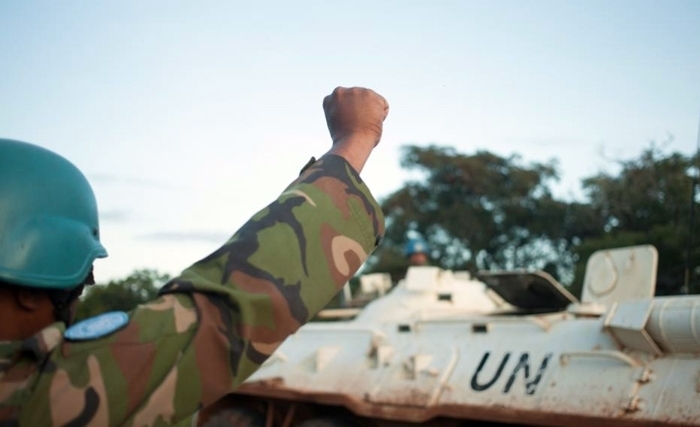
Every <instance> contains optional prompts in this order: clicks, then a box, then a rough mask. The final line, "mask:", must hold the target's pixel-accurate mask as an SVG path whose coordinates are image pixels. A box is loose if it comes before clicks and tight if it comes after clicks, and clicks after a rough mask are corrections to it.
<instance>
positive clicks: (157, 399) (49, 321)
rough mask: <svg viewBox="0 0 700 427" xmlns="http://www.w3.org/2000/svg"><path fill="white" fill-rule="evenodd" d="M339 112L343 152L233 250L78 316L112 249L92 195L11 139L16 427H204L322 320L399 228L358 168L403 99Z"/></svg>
mask: <svg viewBox="0 0 700 427" xmlns="http://www.w3.org/2000/svg"><path fill="white" fill-rule="evenodd" d="M323 107H324V110H325V114H326V121H327V124H328V129H329V131H330V134H331V137H332V140H333V144H332V147H331V148H330V150H329V151H328V152H327V153H326V154H325V155H323V156H322V157H321V158H320V159H319V160H314V159H313V158H312V161H310V162H309V164H307V165H306V166H305V167H304V168H303V169H302V172H301V175H300V176H299V177H298V178H297V179H296V180H295V181H293V182H292V183H291V184H290V185H289V186H288V187H287V188H286V189H285V190H284V191H283V192H282V194H281V195H280V196H279V197H278V198H277V199H276V200H275V201H273V202H272V203H271V204H270V205H268V206H267V207H265V208H264V209H262V210H261V211H260V212H258V213H257V214H255V215H254V216H253V217H252V218H251V219H250V220H249V221H248V222H247V223H246V224H244V225H243V227H241V228H240V229H239V230H238V231H237V232H236V233H235V234H234V235H233V236H232V237H231V238H230V239H229V240H228V242H226V243H225V244H224V245H223V246H222V247H221V248H220V249H218V250H216V251H215V252H214V253H212V254H211V255H209V256H207V257H206V258H204V259H202V260H201V261H198V262H196V263H195V264H193V265H192V266H191V267H189V268H187V269H186V270H184V271H183V272H182V274H181V275H180V276H179V277H177V278H175V279H174V280H172V281H170V282H169V283H167V284H166V285H165V286H164V287H163V288H162V289H161V290H160V294H159V297H158V298H157V299H156V300H155V301H153V302H151V303H149V304H146V305H142V306H139V307H138V308H136V309H135V310H134V311H132V312H131V313H128V314H127V313H122V312H112V313H106V314H103V315H100V316H97V317H95V318H92V319H88V320H85V321H83V322H80V323H78V324H75V325H72V326H69V325H70V323H71V320H72V317H73V315H74V311H75V305H76V302H77V299H78V296H79V295H80V293H81V291H82V288H83V286H85V285H89V284H91V283H92V282H93V280H92V263H93V261H94V260H95V259H96V258H102V257H105V256H107V252H106V250H105V249H104V247H103V246H102V244H101V243H100V240H99V226H98V220H97V208H96V202H95V198H94V195H93V192H92V189H91V188H90V185H89V184H88V182H87V180H86V179H85V177H84V176H83V175H82V173H80V171H78V169H77V168H75V167H74V166H73V165H72V164H71V163H69V162H68V161H67V160H65V159H64V158H62V157H60V156H58V155H56V154H54V153H52V152H50V151H48V150H45V149H42V148H39V147H37V146H34V145H30V144H26V143H22V142H17V141H10V140H0V425H2V426H33V427H39V426H88V425H89V426H154V425H178V426H190V425H193V424H194V420H195V419H196V416H197V412H198V410H199V409H200V408H202V407H205V406H207V405H209V404H211V403H213V402H214V401H216V400H217V399H218V398H219V397H221V396H223V395H224V394H226V393H229V392H231V391H232V390H234V389H235V388H236V387H237V386H238V385H239V384H240V383H241V382H243V381H244V380H245V379H246V378H247V377H248V376H249V375H250V374H251V373H253V372H254V371H255V370H256V369H257V368H258V367H259V366H260V364H261V363H262V362H263V361H264V360H265V359H266V358H267V357H268V356H269V355H270V354H271V353H272V352H273V351H274V350H275V348H276V347H277V346H278V345H279V344H280V343H281V342H282V341H283V340H284V339H285V338H286V337H287V336H288V335H290V334H291V333H293V332H294V331H296V330H297V329H298V328H299V327H300V326H301V325H302V324H304V323H305V322H307V321H308V320H309V319H310V318H311V317H313V316H314V314H315V313H316V312H317V311H318V310H320V309H321V308H322V307H323V306H324V305H325V304H326V303H327V302H328V301H329V300H330V299H331V298H332V297H333V295H334V294H335V293H336V292H337V291H338V290H340V289H341V288H342V286H343V284H344V283H345V282H346V281H347V280H348V279H349V278H350V277H351V276H352V275H353V274H354V273H355V272H356V271H357V269H358V268H359V267H360V266H361V264H362V262H363V261H364V260H365V259H366V258H367V256H368V254H369V253H370V252H371V251H372V250H373V249H374V248H375V247H376V245H377V244H378V243H379V241H380V239H381V237H382V235H383V233H384V218H383V216H382V213H381V210H380V208H379V206H378V204H377V202H376V201H375V200H374V198H373V197H372V195H371V194H370V191H369V189H368V188H367V187H366V186H365V184H364V183H363V182H362V180H361V179H360V177H359V175H358V174H359V172H360V171H361V170H362V168H363V166H364V164H365V161H366V160H367V158H368V157H369V155H370V153H371V151H372V149H373V148H374V147H375V146H376V144H377V143H378V142H379V140H380V138H381V134H382V126H383V121H384V119H385V118H386V115H387V113H388V104H387V103H386V101H385V100H384V98H383V97H381V96H380V95H378V94H376V93H375V92H373V91H371V90H368V89H363V88H350V89H345V88H336V89H335V90H334V91H333V93H332V94H331V95H329V96H327V97H326V98H325V99H324V101H323ZM66 326H69V327H68V328H66Z"/></svg>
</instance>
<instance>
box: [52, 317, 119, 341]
mask: <svg viewBox="0 0 700 427" xmlns="http://www.w3.org/2000/svg"><path fill="white" fill-rule="evenodd" d="M127 323H129V316H128V315H127V314H126V313H124V312H123V311H110V312H107V313H103V314H100V315H98V316H95V317H91V318H89V319H85V320H82V321H80V322H78V323H76V324H75V325H73V326H71V327H70V328H68V329H66V332H64V333H63V336H64V337H66V339H69V340H73V341H84V340H94V339H97V338H102V337H104V336H106V335H109V334H111V333H112V332H114V331H117V330H119V329H121V328H123V327H124V326H125V325H126V324H127Z"/></svg>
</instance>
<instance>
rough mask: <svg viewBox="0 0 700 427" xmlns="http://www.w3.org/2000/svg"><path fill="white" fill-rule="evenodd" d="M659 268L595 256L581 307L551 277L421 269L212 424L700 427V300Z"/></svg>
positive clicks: (318, 329) (621, 253)
mask: <svg viewBox="0 0 700 427" xmlns="http://www.w3.org/2000/svg"><path fill="white" fill-rule="evenodd" d="M657 257H658V255H657V251H656V249H655V248H654V247H652V246H635V247H629V248H620V249H614V250H606V251H599V252H596V253H595V254H593V256H591V258H590V259H589V260H588V264H587V268H586V274H585V279H584V289H583V293H582V296H581V300H580V301H579V300H577V299H576V298H574V297H573V296H572V295H571V294H570V293H569V292H567V290H566V289H565V288H564V287H562V286H561V285H560V284H559V283H557V282H556V281H555V280H554V279H553V278H552V277H551V276H549V275H547V274H546V273H543V272H528V271H516V272H496V273H494V272H491V273H483V274H479V277H478V280H477V279H475V278H472V277H470V276H469V274H468V273H466V272H452V271H446V270H441V269H439V268H435V267H411V268H409V270H408V272H407V275H406V278H405V279H404V280H403V281H401V282H400V283H399V284H398V285H397V286H395V287H394V288H393V289H391V290H390V291H389V292H387V293H386V295H384V296H381V297H379V298H377V299H376V300H374V301H372V302H370V303H369V304H368V305H366V306H365V307H364V308H362V309H345V310H342V311H339V312H338V311H336V312H330V313H329V312H326V313H322V315H324V316H335V317H338V318H340V319H339V320H336V321H332V322H313V323H309V324H308V325H306V326H304V327H302V328H301V329H300V330H299V331H298V332H297V333H296V334H295V335H293V336H291V337H290V338H289V339H288V340H286V341H285V342H284V343H283V344H282V345H281V346H280V347H279V348H278V349H277V351H276V352H275V353H274V354H273V355H272V356H271V357H270V358H269V360H268V361H267V362H266V363H265V364H264V365H263V366H262V367H261V369H260V370H259V371H257V372H256V373H255V374H254V375H253V376H252V377H251V378H249V379H248V380H247V381H246V382H245V383H244V384H243V386H242V387H241V388H240V389H239V390H238V392H237V394H235V395H231V396H228V397H227V398H225V399H223V400H222V401H221V402H219V404H218V405H216V407H213V408H211V409H210V410H208V411H205V412H204V413H203V414H202V418H201V420H200V422H201V423H206V422H207V420H208V419H210V420H209V421H211V422H212V425H214V424H213V423H214V422H215V421H216V419H217V418H218V419H219V420H222V419H223V418H226V417H228V418H227V419H229V420H235V422H232V424H216V425H241V426H261V427H262V426H265V427H273V426H274V427H289V426H299V427H323V426H326V427H331V426H343V425H348V426H349V425H355V426H377V427H385V426H387V427H388V426H391V427H395V426H416V425H425V426H461V425H537V426H572V427H573V426H654V425H659V426H688V425H700V404H699V403H700V297H698V296H678V297H654V288H655V277H656V268H657ZM363 280H364V282H365V284H366V285H367V286H366V287H367V288H372V287H373V285H371V283H370V282H375V285H374V287H376V288H378V289H384V287H383V285H379V286H376V283H377V282H379V283H382V282H386V280H387V279H386V278H385V277H384V276H381V275H379V276H377V275H373V276H367V277H364V278H363ZM222 408H225V409H224V410H223V411H221V409H222ZM217 411H218V412H217Z"/></svg>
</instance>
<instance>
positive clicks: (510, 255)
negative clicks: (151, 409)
mask: <svg viewBox="0 0 700 427" xmlns="http://www.w3.org/2000/svg"><path fill="white" fill-rule="evenodd" d="M401 166H402V167H403V168H405V169H407V170H409V171H414V172H419V175H420V176H421V178H420V179H416V180H412V181H409V182H406V183H405V185H404V186H403V187H401V188H400V189H398V190H397V191H395V192H394V193H392V194H391V195H389V196H388V197H387V198H385V199H384V200H383V201H382V208H383V209H384V213H385V215H386V217H387V232H386V237H385V239H384V242H383V244H382V245H381V246H380V249H379V250H378V251H377V253H376V254H375V255H374V256H373V257H372V258H371V259H370V262H369V263H368V266H369V268H368V271H385V272H390V273H392V275H393V276H394V278H395V279H396V278H399V277H400V276H401V274H402V272H405V269H406V267H407V262H406V260H405V259H404V258H403V254H402V251H401V249H402V247H403V245H404V244H405V242H406V240H407V238H409V237H410V236H411V235H413V234H418V235H420V236H422V237H423V238H424V239H426V240H427V241H428V243H429V245H430V247H431V252H430V258H431V260H432V263H433V264H434V265H439V266H441V267H443V268H450V269H454V270H464V269H466V270H470V271H472V272H475V271H477V270H494V269H518V268H525V269H543V270H545V271H547V272H549V273H551V274H553V275H554V276H555V277H557V278H559V279H560V281H562V282H563V283H565V284H569V285H572V288H573V290H574V292H576V293H580V286H581V283H582V281H583V273H584V270H585V263H586V261H587V259H588V256H589V255H590V254H592V253H593V252H594V251H595V250H598V249H606V248H613V247H622V246H629V245H636V244H653V245H655V246H656V247H657V249H658V250H659V253H660V256H659V258H660V268H659V277H658V286H657V290H658V293H660V294H669V293H677V292H678V291H679V290H680V287H681V285H682V283H683V280H682V279H683V271H684V269H683V265H684V256H685V252H684V251H685V242H686V241H687V236H688V233H689V216H690V196H691V186H692V177H691V173H692V168H691V166H692V158H690V157H688V156H684V155H682V154H680V153H671V154H665V153H663V151H662V150H660V149H658V148H656V147H653V146H652V147H651V148H649V149H647V150H645V151H644V152H643V153H642V154H641V155H640V156H639V157H638V158H635V159H632V160H624V161H618V162H617V166H618V167H619V172H618V173H616V174H611V173H604V172H601V173H599V174H598V175H596V176H592V177H589V178H586V179H585V180H583V187H584V190H585V191H586V194H587V200H584V201H566V200H561V199H558V198H556V197H554V196H553V195H552V189H551V188H552V184H553V183H554V182H556V180H557V179H558V170H557V165H556V163H555V162H554V161H548V162H545V163H537V162H535V163H529V164H526V163H524V162H523V161H522V160H521V158H520V157H518V156H515V155H513V156H510V157H502V156H499V155H497V154H494V153H491V152H488V151H477V152H476V153H474V154H469V155H468V154H463V153H458V152H457V151H455V150H454V149H453V148H450V147H440V146H435V145H431V146H427V147H419V146H406V147H404V149H403V154H402V159H401ZM697 243H700V242H697ZM692 261H693V263H692V265H699V264H700V251H698V250H697V249H696V250H694V251H693V255H692ZM691 276H692V279H693V286H694V289H696V290H700V289H697V287H698V283H697V282H698V272H697V271H695V272H693V274H692V275H691Z"/></svg>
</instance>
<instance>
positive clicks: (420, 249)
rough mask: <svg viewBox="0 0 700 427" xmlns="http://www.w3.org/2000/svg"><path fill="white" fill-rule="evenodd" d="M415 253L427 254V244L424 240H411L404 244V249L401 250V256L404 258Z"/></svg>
mask: <svg viewBox="0 0 700 427" xmlns="http://www.w3.org/2000/svg"><path fill="white" fill-rule="evenodd" d="M417 253H424V254H427V253H428V243H426V241H425V240H423V239H420V238H416V239H411V240H409V241H408V243H406V247H405V248H404V250H403V254H404V256H406V257H410V256H411V255H413V254H417Z"/></svg>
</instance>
